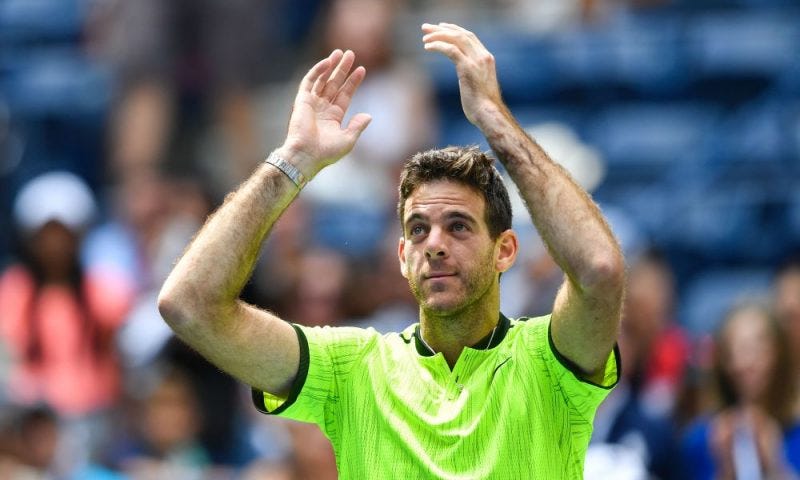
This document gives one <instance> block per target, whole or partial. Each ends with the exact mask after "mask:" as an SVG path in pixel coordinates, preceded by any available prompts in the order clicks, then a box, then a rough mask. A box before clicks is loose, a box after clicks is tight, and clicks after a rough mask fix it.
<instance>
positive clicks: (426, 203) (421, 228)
mask: <svg viewBox="0 0 800 480" xmlns="http://www.w3.org/2000/svg"><path fill="white" fill-rule="evenodd" d="M485 208H486V206H485V201H484V199H483V196H482V195H481V194H480V193H478V192H476V191H474V190H472V189H470V188H468V187H466V186H464V185H461V184H459V183H455V182H450V181H437V182H432V183H427V184H423V185H421V186H420V187H418V188H417V189H416V190H415V191H414V192H413V193H412V194H411V196H410V197H409V198H408V199H407V200H406V203H405V207H404V215H403V222H404V224H403V238H401V239H400V246H399V251H398V254H399V257H400V266H401V270H402V273H403V276H404V277H406V279H407V280H408V284H409V286H410V287H411V292H412V293H413V294H414V297H416V299H417V302H418V303H419V305H420V307H421V308H422V309H423V310H426V311H428V312H431V313H433V314H440V315H449V314H455V313H458V312H460V311H463V310H464V309H466V308H468V307H469V306H471V305H474V304H476V303H477V302H479V301H481V300H482V299H486V298H488V297H487V295H491V294H496V293H497V290H498V288H499V286H498V273H500V272H503V271H505V270H507V269H508V268H510V267H511V265H512V264H513V262H514V258H515V256H516V251H517V243H516V236H515V235H514V233H513V232H511V231H510V230H508V231H506V232H503V233H502V234H501V235H500V237H499V238H498V239H497V240H492V238H491V236H490V235H489V230H488V227H487V225H486V223H485V221H484V210H485Z"/></svg>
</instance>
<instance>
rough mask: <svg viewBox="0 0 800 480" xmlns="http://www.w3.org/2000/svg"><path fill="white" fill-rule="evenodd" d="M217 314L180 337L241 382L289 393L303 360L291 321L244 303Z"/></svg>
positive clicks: (181, 333)
mask: <svg viewBox="0 0 800 480" xmlns="http://www.w3.org/2000/svg"><path fill="white" fill-rule="evenodd" d="M216 315H217V316H218V318H213V319H207V320H205V321H202V323H200V322H198V324H204V325H207V327H205V328H197V329H187V330H184V331H181V332H178V334H179V337H180V338H181V339H182V340H184V341H186V342H187V343H188V344H189V345H191V346H192V347H193V348H194V349H196V350H197V351H198V352H199V353H200V354H201V355H203V356H204V357H205V358H206V359H208V360H209V361H210V362H211V363H213V364H214V365H216V366H217V367H219V368H221V369H222V370H224V371H226V372H227V373H229V374H230V375H232V376H234V377H236V378H237V379H239V380H240V381H242V382H244V383H246V384H248V385H250V386H252V387H254V388H256V389H258V390H262V391H265V392H269V393H271V394H273V395H276V396H283V395H285V394H286V393H288V391H289V388H290V386H291V384H292V381H293V380H294V378H295V376H296V375H297V370H298V366H299V362H300V346H299V341H298V338H297V333H296V331H295V329H294V328H293V327H292V326H291V324H289V323H288V322H285V321H283V320H281V319H280V318H278V317H277V316H275V315H273V314H271V313H269V312H267V311H264V310H260V309H258V308H256V307H254V306H252V305H247V304H245V303H244V302H236V304H235V305H234V306H232V307H231V308H229V309H227V310H226V311H222V312H218V313H216Z"/></svg>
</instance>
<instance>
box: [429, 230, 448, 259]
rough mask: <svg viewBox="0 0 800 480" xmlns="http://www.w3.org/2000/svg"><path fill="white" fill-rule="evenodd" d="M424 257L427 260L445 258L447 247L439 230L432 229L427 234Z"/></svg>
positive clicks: (442, 233)
mask: <svg viewBox="0 0 800 480" xmlns="http://www.w3.org/2000/svg"><path fill="white" fill-rule="evenodd" d="M425 257H426V258H429V259H433V258H446V257H447V245H446V243H445V238H444V232H442V229H441V228H438V227H433V228H431V230H430V232H428V237H427V239H426V242H425Z"/></svg>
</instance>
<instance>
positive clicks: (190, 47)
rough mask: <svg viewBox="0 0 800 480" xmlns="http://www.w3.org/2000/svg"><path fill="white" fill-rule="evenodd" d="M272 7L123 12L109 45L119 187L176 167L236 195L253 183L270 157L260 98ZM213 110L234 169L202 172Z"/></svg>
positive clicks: (203, 5)
mask: <svg viewBox="0 0 800 480" xmlns="http://www.w3.org/2000/svg"><path fill="white" fill-rule="evenodd" d="M268 6H270V3H268V2H265V1H264V0H238V1H230V2H219V1H193V0H181V1H170V2H161V1H158V0H144V1H136V2H125V1H119V2H114V3H113V8H111V9H109V10H110V12H111V13H110V15H109V17H110V21H109V28H108V31H109V37H110V38H109V39H108V41H106V42H105V43H106V44H107V45H109V46H110V50H111V51H110V52H109V54H110V56H111V57H112V62H113V63H114V64H115V67H116V70H117V74H118V77H119V82H120V91H121V95H120V98H119V100H118V103H117V105H116V109H115V112H114V115H113V121H112V128H111V146H110V148H111V151H110V155H111V163H112V165H111V166H112V169H113V170H114V173H115V174H116V175H117V178H119V179H121V180H124V179H126V178H127V177H128V176H130V175H132V174H136V173H139V172H142V171H147V170H155V169H159V168H161V167H164V166H165V165H166V166H168V167H171V168H177V169H179V170H180V171H182V172H186V171H187V170H188V171H193V172H194V173H204V174H206V175H207V177H208V178H209V179H210V180H214V181H215V182H217V185H216V186H217V187H220V188H221V189H222V190H226V189H227V188H228V187H229V186H230V184H231V183H235V182H238V181H240V180H241V179H243V178H245V177H246V175H247V174H248V173H249V172H250V170H251V169H252V168H253V167H254V165H255V163H256V162H257V161H258V159H259V157H260V153H259V152H261V151H262V148H261V145H260V143H259V140H258V139H259V135H258V126H257V123H256V121H255V112H254V109H255V104H256V103H255V102H254V90H255V87H256V85H257V84H258V82H259V81H260V80H262V77H263V75H264V74H265V72H266V71H267V69H266V60H267V58H268V56H265V53H264V52H265V51H268V50H269V49H267V48H265V47H266V46H268V45H269V43H268V39H267V34H268V33H269V32H270V31H271V30H270V29H269V28H267V27H268V22H267V20H268V18H269V17H268V16H267V15H266V14H267V13H268V11H267V7H268ZM272 6H273V7H274V5H272ZM276 22H277V21H276ZM270 55H273V56H274V54H270ZM206 110H211V111H212V112H213V115H212V117H213V119H214V121H213V122H211V123H212V124H213V125H215V126H218V127H219V131H220V133H221V137H222V140H223V142H222V143H223V145H224V147H223V148H224V149H225V150H226V151H227V152H228V153H229V155H227V158H230V163H228V164H226V165H225V167H220V165H212V166H209V167H208V168H203V167H200V166H199V165H197V163H196V160H197V157H198V156H199V155H198V153H200V152H201V150H200V149H199V148H197V147H196V145H197V138H194V137H196V136H197V134H198V133H200V132H202V133H205V131H206V128H207V126H208V125H206V121H205V120H206V119H207V115H205V111H206ZM178 120H179V121H178ZM178 125H180V128H178Z"/></svg>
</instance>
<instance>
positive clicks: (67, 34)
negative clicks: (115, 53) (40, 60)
mask: <svg viewBox="0 0 800 480" xmlns="http://www.w3.org/2000/svg"><path fill="white" fill-rule="evenodd" d="M89 6H90V1H89V0H0V42H6V43H7V44H9V43H12V44H18V43H36V44H40V43H42V42H53V41H69V40H73V39H77V38H78V36H79V35H80V33H81V31H82V28H83V24H84V22H85V19H86V15H87V12H88V9H89Z"/></svg>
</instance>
